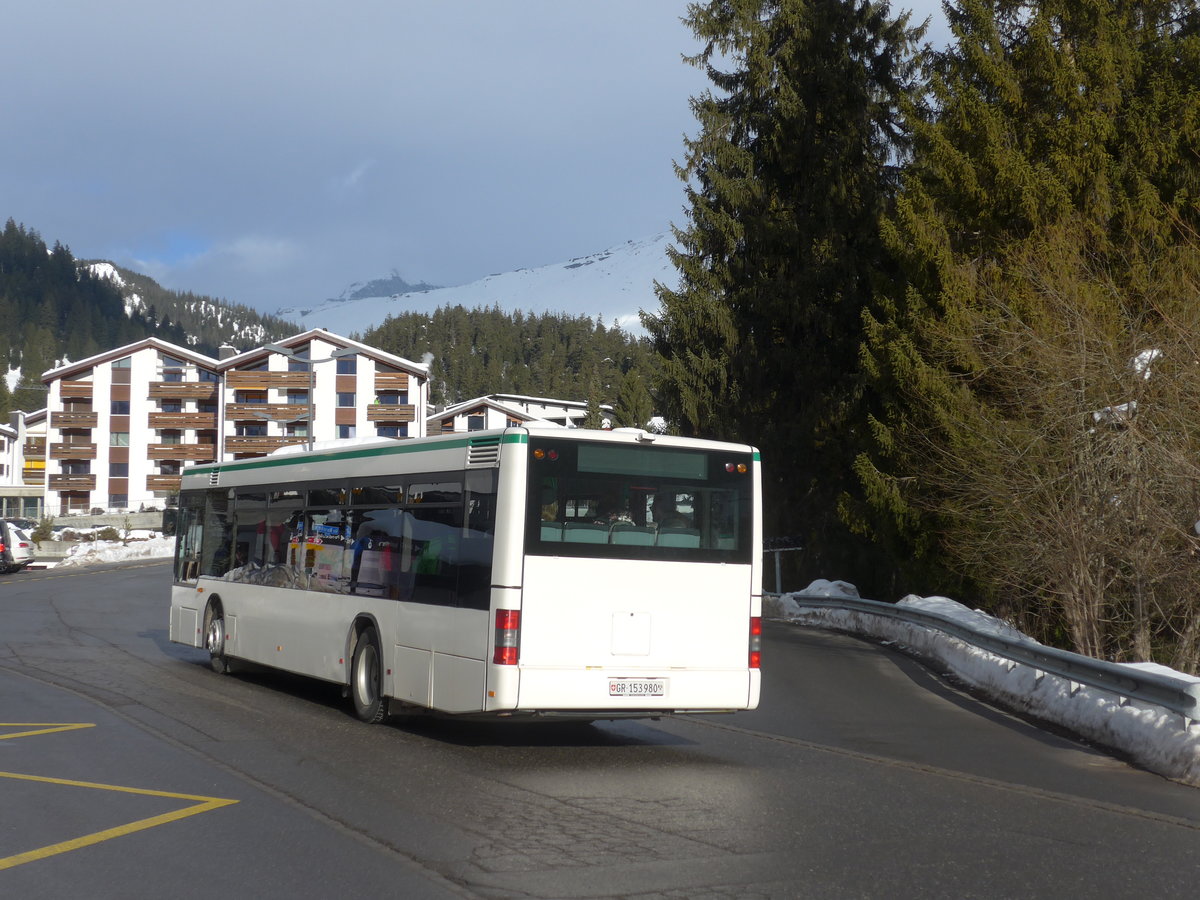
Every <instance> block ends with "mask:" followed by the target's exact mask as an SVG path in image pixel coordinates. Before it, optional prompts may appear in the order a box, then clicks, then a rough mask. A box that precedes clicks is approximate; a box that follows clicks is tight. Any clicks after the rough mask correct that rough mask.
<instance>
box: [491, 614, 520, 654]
mask: <svg viewBox="0 0 1200 900" xmlns="http://www.w3.org/2000/svg"><path fill="white" fill-rule="evenodd" d="M520 636H521V611H520V610H519V609H498V610H496V652H495V653H494V654H492V662H494V663H495V664H496V665H498V666H515V665H516V664H517V641H518V639H519V638H520Z"/></svg>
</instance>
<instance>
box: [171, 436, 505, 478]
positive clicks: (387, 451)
mask: <svg viewBox="0 0 1200 900" xmlns="http://www.w3.org/2000/svg"><path fill="white" fill-rule="evenodd" d="M492 440H494V441H495V442H496V443H499V444H528V443H529V435H527V434H503V435H499V436H498V437H497V438H495V439H491V440H480V439H478V438H473V437H468V438H460V439H458V440H446V441H437V442H436V443H425V442H424V441H420V439H419V438H418V439H417V440H415V441H413V442H404V443H397V444H396V445H395V446H388V447H367V448H364V449H360V450H321V451H312V452H311V453H303V454H301V453H289V454H288V455H286V456H280V457H264V458H262V459H247V460H237V461H235V462H227V463H214V464H212V465H208V466H204V467H203V468H201V467H200V466H194V467H193V468H192V469H190V470H189V471H188V472H187V473H186V474H189V475H192V474H195V475H201V474H205V473H208V472H211V471H213V470H214V469H219V470H220V471H222V472H228V471H231V470H233V471H238V472H245V471H249V470H251V469H270V468H274V467H276V466H294V465H298V464H300V463H307V462H331V461H333V460H347V459H370V458H372V457H377V456H392V455H394V454H398V453H432V452H434V451H437V450H458V449H461V448H463V447H470V446H471V445H472V444H475V443H478V444H481V445H485V446H486V445H487V444H489V443H492ZM417 441H420V443H418V442H417Z"/></svg>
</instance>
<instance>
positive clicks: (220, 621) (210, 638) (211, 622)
mask: <svg viewBox="0 0 1200 900" xmlns="http://www.w3.org/2000/svg"><path fill="white" fill-rule="evenodd" d="M204 649H205V650H207V651H208V664H209V665H210V666H212V670H213V671H214V672H216V673H217V674H218V675H224V674H226V673H227V672H228V671H229V660H228V659H226V658H225V614H224V612H223V611H222V610H221V607H220V606H213V607H212V608H210V609H209V611H208V628H207V629H206V630H205V632H204Z"/></svg>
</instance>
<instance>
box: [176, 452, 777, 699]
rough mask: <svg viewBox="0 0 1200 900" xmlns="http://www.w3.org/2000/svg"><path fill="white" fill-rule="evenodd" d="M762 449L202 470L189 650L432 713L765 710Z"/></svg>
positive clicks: (186, 536)
mask: <svg viewBox="0 0 1200 900" xmlns="http://www.w3.org/2000/svg"><path fill="white" fill-rule="evenodd" d="M760 491H761V474H760V468H759V454H758V451H757V450H755V448H753V447H749V446H745V445H737V444H726V443H718V442H714V441H702V440H692V439H685V438H676V437H667V436H660V435H654V434H649V433H647V432H644V431H640V430H636V429H628V430H626V429H618V430H617V431H611V432H606V431H590V430H583V429H547V430H540V429H539V430H532V431H531V430H529V429H526V428H508V429H504V430H500V431H479V432H472V433H470V434H468V435H463V434H447V435H441V436H436V437H429V438H420V439H414V440H409V441H395V440H390V439H382V440H378V441H375V440H372V441H366V442H361V443H353V444H349V445H347V444H346V443H345V442H342V443H341V444H337V445H325V446H322V445H318V446H317V447H316V448H315V449H313V450H308V451H304V452H296V451H294V450H292V449H290V448H289V449H288V450H283V451H277V452H276V453H274V454H271V455H269V456H266V457H261V458H257V459H249V460H241V461H236V462H225V463H216V464H210V465H203V466H195V467H193V468H189V469H187V470H185V472H184V474H183V479H182V489H181V492H180V497H179V515H178V528H177V536H176V542H177V543H176V552H175V565H174V584H173V587H172V591H171V622H170V637H171V640H173V641H176V642H179V643H182V644H188V645H190V646H193V647H203V648H207V650H208V652H209V654H210V657H211V660H212V664H213V667H214V668H215V669H216V670H217V671H220V672H224V671H228V668H229V664H230V661H238V660H244V661H248V662H252V663H256V664H260V665H265V666H271V667H275V668H278V669H284V670H286V671H289V672H294V673H297V674H301V675H306V676H311V677H313V678H318V679H322V680H324V681H328V682H333V683H336V684H341V685H344V686H346V687H347V689H348V693H349V694H350V696H351V697H352V699H353V701H354V709H355V712H356V714H357V715H358V717H359V718H360V719H362V720H363V721H367V722H378V721H381V720H382V719H384V718H385V717H386V716H387V715H389V714H392V713H398V712H405V711H414V710H416V709H418V708H420V709H426V710H433V711H438V712H441V713H450V714H460V715H471V714H474V715H480V716H525V717H537V716H567V717H577V718H582V719H614V718H625V717H646V716H657V715H662V714H666V713H673V712H689V713H692V712H730V711H733V710H740V709H753V708H754V707H756V706H757V705H758V698H759V675H760V673H759V654H760V648H759V645H760V641H761V618H760V617H761V605H762V594H761V584H762V572H761V560H762V554H761V546H762V527H761V519H762V516H761V501H760Z"/></svg>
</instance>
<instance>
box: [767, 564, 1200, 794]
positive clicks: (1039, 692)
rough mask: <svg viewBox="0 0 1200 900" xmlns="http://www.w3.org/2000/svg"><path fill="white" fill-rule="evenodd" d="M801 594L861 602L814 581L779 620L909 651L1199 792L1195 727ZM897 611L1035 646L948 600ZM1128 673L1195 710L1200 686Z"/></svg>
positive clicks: (918, 602)
mask: <svg viewBox="0 0 1200 900" xmlns="http://www.w3.org/2000/svg"><path fill="white" fill-rule="evenodd" d="M803 594H808V595H815V596H822V597H848V598H851V599H855V600H857V599H859V597H858V591H857V590H856V589H855V588H854V586H853V585H851V584H848V583H847V582H844V581H833V582H831V581H824V580H821V581H815V582H813V583H812V584H811V585H809V586H808V587H807V588H805V589H804V590H803V591H798V592H796V593H794V594H784V595H782V596H780V597H779V600H778V607H777V609H776V612H777V614H778V616H779V618H782V619H784V620H787V621H792V622H798V623H802V624H807V625H816V626H825V627H829V628H834V629H836V630H839V631H848V632H851V633H854V634H860V635H865V636H868V637H872V638H876V639H881V640H883V641H884V643H895V644H896V645H898V646H901V647H904V648H906V649H910V650H912V651H914V652H916V653H917V654H918V655H919V656H921V657H923V658H925V659H929V660H933V661H935V662H936V663H937V664H938V665H939V666H940V667H942V670H943V671H947V672H949V673H950V674H952V675H953V676H954V677H955V678H957V679H959V680H960V681H962V682H964V683H966V684H968V685H970V686H971V687H972V688H974V689H976V690H978V691H980V692H982V693H983V694H985V695H986V696H988V697H989V698H991V699H994V700H996V701H998V702H999V703H1000V704H1001V705H1003V706H1007V707H1009V708H1012V709H1016V710H1019V711H1021V712H1025V713H1028V714H1029V715H1031V716H1033V717H1034V718H1036V719H1040V720H1042V721H1046V722H1053V723H1056V724H1058V725H1061V726H1063V727H1065V728H1067V729H1069V730H1070V731H1072V732H1074V733H1075V734H1078V735H1080V736H1081V737H1083V738H1084V739H1086V740H1089V741H1092V742H1094V743H1096V744H1098V745H1100V746H1103V747H1109V748H1112V749H1114V750H1117V751H1119V752H1120V753H1123V754H1125V755H1127V756H1128V757H1129V758H1130V759H1132V760H1133V761H1134V762H1135V763H1137V764H1138V765H1140V766H1143V767H1145V768H1147V769H1149V770H1151V771H1153V772H1157V773H1159V774H1160V775H1165V776H1167V777H1168V778H1175V779H1177V780H1179V781H1182V782H1184V783H1186V784H1190V785H1194V786H1196V787H1200V722H1197V721H1194V720H1190V719H1184V718H1183V717H1182V716H1181V715H1180V714H1179V713H1176V712H1172V711H1170V710H1167V709H1164V708H1162V707H1160V706H1156V705H1154V704H1149V703H1141V702H1138V701H1132V700H1122V698H1121V697H1119V696H1117V695H1115V694H1112V693H1109V692H1108V691H1105V690H1101V689H1099V688H1093V687H1089V686H1086V685H1080V684H1079V683H1077V682H1072V681H1070V680H1068V679H1065V678H1060V677H1058V676H1055V675H1050V674H1046V673H1043V672H1039V671H1037V670H1035V669H1033V668H1032V667H1030V666H1025V665H1020V664H1017V663H1015V662H1013V661H1012V660H1009V659H1005V658H1003V657H1001V656H997V655H996V654H994V653H991V652H989V651H987V650H983V649H981V648H979V647H975V646H973V645H971V644H969V643H967V642H966V641H963V640H960V639H958V638H956V637H953V636H951V635H948V634H945V633H943V632H940V631H938V630H936V629H932V628H926V627H924V626H920V625H915V624H910V623H908V622H902V621H899V620H896V619H891V618H888V617H886V616H877V615H872V614H870V613H861V612H857V611H852V610H846V609H827V608H823V607H805V606H804V605H803V599H802V597H801V596H800V595H803ZM898 605H900V606H910V607H912V608H914V609H919V610H921V611H923V612H929V613H935V614H937V615H940V616H943V617H945V618H948V619H951V620H953V621H954V622H957V623H958V624H960V625H963V626H966V627H968V628H970V629H972V630H973V631H975V632H982V633H985V634H992V635H999V636H1002V637H1006V638H1009V639H1011V640H1023V641H1028V642H1029V643H1030V644H1031V645H1034V646H1040V645H1038V643H1037V641H1034V640H1033V638H1031V637H1029V636H1027V635H1024V634H1021V633H1020V632H1019V631H1017V630H1016V629H1015V628H1013V627H1012V626H1011V625H1009V624H1008V623H1006V622H1002V621H1000V620H999V619H996V618H994V617H992V616H989V615H988V614H987V613H985V612H982V611H981V610H972V609H968V608H967V607H965V606H963V605H962V604H961V603H958V602H956V601H954V600H950V599H948V598H946V597H917V596H914V595H910V596H908V597H905V598H904V599H903V600H901V601H900V602H899V604H898ZM1131 667H1133V668H1139V669H1142V670H1147V669H1148V670H1150V671H1153V672H1155V673H1157V674H1160V675H1168V676H1170V677H1172V678H1174V679H1176V680H1178V681H1179V682H1180V686H1181V687H1182V688H1183V689H1185V690H1188V691H1189V692H1190V693H1191V694H1192V695H1193V696H1195V697H1196V698H1197V701H1198V702H1200V678H1195V677H1193V676H1191V675H1186V674H1184V673H1182V672H1176V671H1174V670H1171V669H1167V668H1165V667H1163V666H1159V665H1155V664H1153V663H1135V664H1132V666H1131Z"/></svg>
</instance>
